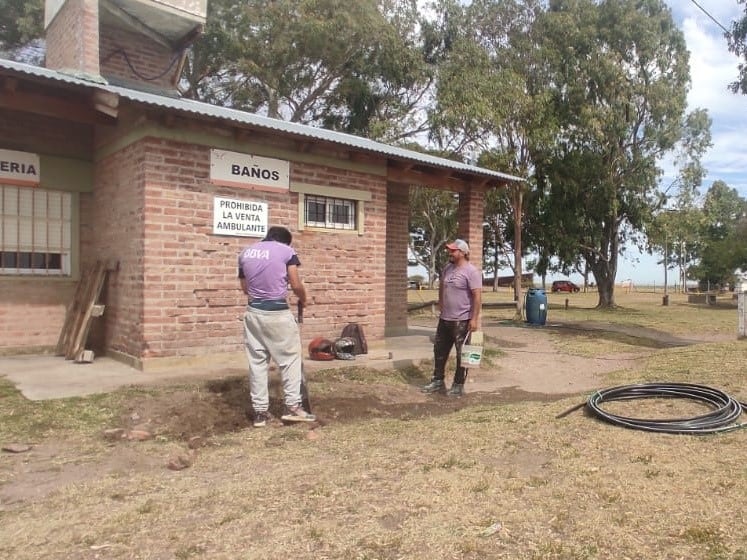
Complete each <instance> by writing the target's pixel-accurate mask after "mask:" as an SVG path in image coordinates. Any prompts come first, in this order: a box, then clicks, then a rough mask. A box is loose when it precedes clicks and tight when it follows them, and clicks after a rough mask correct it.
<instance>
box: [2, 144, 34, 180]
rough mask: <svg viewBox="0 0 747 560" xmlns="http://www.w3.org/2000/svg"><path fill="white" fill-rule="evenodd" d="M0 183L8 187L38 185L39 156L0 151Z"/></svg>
mask: <svg viewBox="0 0 747 560" xmlns="http://www.w3.org/2000/svg"><path fill="white" fill-rule="evenodd" d="M0 182H2V183H6V184H9V185H21V186H32V187H35V186H38V185H39V155H38V154H30V153H28V152H16V151H14V150H0Z"/></svg>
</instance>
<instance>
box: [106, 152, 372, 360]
mask: <svg viewBox="0 0 747 560" xmlns="http://www.w3.org/2000/svg"><path fill="white" fill-rule="evenodd" d="M141 144H142V145H140V146H139V147H138V151H139V152H140V153H142V154H144V159H143V161H142V163H143V167H142V169H143V185H144V206H143V209H144V212H143V217H144V220H143V233H142V235H143V239H144V243H143V261H142V265H143V268H142V270H143V283H142V290H143V298H142V306H143V310H144V311H143V316H142V338H143V344H142V348H141V355H142V358H143V359H144V360H146V361H147V360H149V359H151V358H166V357H169V358H173V357H186V356H205V355H217V354H220V353H223V352H235V351H238V350H241V348H242V331H241V323H240V318H241V316H242V315H243V310H244V306H245V304H246V297H245V295H244V294H243V293H242V292H241V291H240V289H239V282H238V279H237V257H238V253H239V252H240V250H241V249H242V248H243V247H244V246H245V245H247V244H249V243H252V242H254V241H256V239H253V238H241V237H228V236H216V235H213V233H212V227H213V220H212V218H213V214H212V208H213V197H214V196H223V197H229V198H239V199H243V200H249V201H258V202H266V203H267V204H268V206H269V222H270V224H273V225H274V224H280V225H286V226H288V227H289V228H290V229H291V231H292V232H293V233H294V243H293V245H294V247H295V248H296V250H297V251H298V253H299V256H300V259H301V262H302V267H301V275H302V278H303V280H304V283H305V284H306V287H307V290H308V293H309V297H310V301H311V303H312V305H310V306H309V308H308V309H307V310H306V313H305V317H304V319H305V322H304V328H303V331H304V332H303V335H304V340H305V342H307V341H308V340H310V339H311V338H313V337H314V336H327V337H336V336H339V333H340V331H341V330H342V327H343V326H344V325H345V324H347V323H348V322H358V323H360V324H362V325H363V327H364V329H365V332H366V333H367V334H368V336H370V337H371V338H372V339H375V338H381V337H382V336H383V331H384V307H385V301H384V284H385V281H384V278H385V258H386V253H385V250H384V246H385V235H386V232H385V212H386V210H385V205H386V188H385V184H384V181H383V179H382V178H381V177H373V176H368V175H365V174H361V173H355V172H350V171H343V170H338V169H330V168H324V167H320V166H315V165H311V164H304V163H292V164H291V181H294V182H296V181H297V182H301V183H304V184H319V185H322V186H336V187H344V188H360V189H368V190H369V191H370V192H371V193H372V198H373V200H372V201H371V202H366V203H365V231H366V235H365V236H362V237H361V236H358V235H357V234H351V233H342V232H340V233H334V232H325V233H319V232H312V231H303V232H298V231H297V228H296V224H297V223H298V195H297V194H293V193H291V194H288V193H269V192H263V191H252V190H248V189H237V188H231V187H222V186H215V185H212V184H210V183H209V180H208V175H209V163H210V159H209V158H210V150H209V148H207V147H202V146H192V145H188V144H181V143H177V142H171V141H167V140H158V139H147V140H144V141H142V142H141ZM121 163H123V162H122V161H120V164H121ZM125 175H126V173H125ZM104 197H105V198H109V196H104ZM134 206H136V204H133V205H132V208H131V209H130V210H129V211H128V212H126V214H128V213H129V212H133V213H137V210H136V209H135V208H134ZM99 211H101V208H99ZM118 213H119V214H122V209H119V210H118ZM115 219H116V217H114V216H110V217H109V218H107V219H106V221H107V222H110V221H111V220H115ZM114 231H117V233H116V235H121V232H120V230H119V229H118V228H114ZM120 266H122V269H121V270H120V272H119V273H118V275H120V276H121V274H122V272H123V271H124V270H125V269H126V268H127V269H129V267H125V266H124V265H120ZM111 288H112V290H110V292H109V293H110V294H111V293H113V292H116V291H117V289H118V287H117V286H115V285H113V286H112V287H111ZM120 299H121V297H120V296H115V302H118V301H120ZM113 303H114V302H107V315H108V316H109V317H110V318H109V319H108V321H110V320H112V319H111V317H116V320H117V321H118V322H121V321H123V320H124V322H126V323H129V322H132V318H133V317H131V316H129V315H128V316H127V317H123V316H122V315H121V314H120V315H113V314H112V315H109V311H108V310H109V309H110V307H111V306H112V305H113ZM114 305H115V306H117V304H116V303H114ZM120 329H121V327H120ZM110 340H111V342H112V343H116V341H117V339H116V337H110ZM114 349H115V350H117V351H120V352H125V353H133V354H131V355H134V356H137V355H138V354H136V352H137V351H138V348H137V347H136V346H133V345H131V344H130V345H121V344H120V345H115V346H114Z"/></svg>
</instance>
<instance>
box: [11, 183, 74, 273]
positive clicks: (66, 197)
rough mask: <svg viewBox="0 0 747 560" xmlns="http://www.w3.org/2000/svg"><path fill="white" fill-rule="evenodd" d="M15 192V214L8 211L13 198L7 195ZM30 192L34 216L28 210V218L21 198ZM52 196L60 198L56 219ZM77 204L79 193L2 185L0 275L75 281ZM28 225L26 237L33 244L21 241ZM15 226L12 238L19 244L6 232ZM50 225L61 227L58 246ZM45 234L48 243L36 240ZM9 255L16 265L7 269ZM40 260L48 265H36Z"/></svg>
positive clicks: (31, 211) (31, 209) (31, 210)
mask: <svg viewBox="0 0 747 560" xmlns="http://www.w3.org/2000/svg"><path fill="white" fill-rule="evenodd" d="M11 191H15V201H14V203H15V205H16V210H15V213H13V214H11V213H10V209H9V208H6V204H8V201H9V200H12V198H13V197H12V196H10V195H9V194H7V193H10V192H11ZM22 193H23V194H22ZM27 193H31V204H30V213H29V211H27V212H26V214H25V215H24V212H23V209H22V200H21V199H22V198H24V197H25V195H26V194H27ZM51 195H55V196H57V197H59V211H58V212H57V213H56V215H53V216H49V215H48V213H49V211H50V209H53V208H52V207H51V206H50V199H51ZM77 204H78V200H77V196H76V193H73V192H70V191H65V190H57V189H48V188H41V187H38V186H21V185H14V184H9V183H6V182H0V275H2V276H6V277H11V278H29V277H45V278H65V279H68V278H73V276H74V275H75V274H74V273H75V270H74V266H73V265H74V260H73V257H74V255H73V252H74V247H75V244H76V238H75V223H76V208H77ZM42 210H43V211H42ZM41 214H45V215H41ZM6 219H7V220H8V221H7V222H6ZM24 222H26V226H27V227H28V233H26V235H27V236H28V235H30V236H31V241H30V242H29V241H24V240H22V239H21V237H22V236H23V233H22V229H21V228H22V227H23V225H24ZM13 224H15V231H14V232H13V235H12V237H15V242H11V241H6V239H5V236H6V233H8V232H9V231H10V229H8V228H11V229H12V228H13V227H14V226H13ZM50 225H54V226H55V227H59V228H60V229H59V231H58V236H59V241H58V242H57V243H56V244H55V243H54V242H52V241H50V234H51V230H50ZM42 231H43V235H42V237H44V238H45V241H44V243H43V244H39V243H37V242H36V241H35V238H36V236H37V235H39V234H40V233H41V232H42ZM6 243H7V245H6ZM11 244H12V246H11ZM5 253H8V255H9V256H11V255H14V257H11V259H12V260H14V261H15V262H14V263H13V264H15V266H5V262H7V261H6V258H7V257H6V255H5ZM40 259H41V260H43V261H44V266H34V261H37V262H38V261H39V260H40ZM19 261H28V264H29V265H30V266H19V265H21V264H26V263H22V262H19ZM57 264H59V266H56V265H57ZM50 265H51V266H50Z"/></svg>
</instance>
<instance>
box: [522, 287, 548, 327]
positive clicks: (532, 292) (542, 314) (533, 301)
mask: <svg viewBox="0 0 747 560" xmlns="http://www.w3.org/2000/svg"><path fill="white" fill-rule="evenodd" d="M524 308H525V310H526V316H527V323H530V324H532V325H544V324H545V321H546V320H547V294H546V293H545V290H541V289H540V288H529V290H527V299H526V304H525V306H524Z"/></svg>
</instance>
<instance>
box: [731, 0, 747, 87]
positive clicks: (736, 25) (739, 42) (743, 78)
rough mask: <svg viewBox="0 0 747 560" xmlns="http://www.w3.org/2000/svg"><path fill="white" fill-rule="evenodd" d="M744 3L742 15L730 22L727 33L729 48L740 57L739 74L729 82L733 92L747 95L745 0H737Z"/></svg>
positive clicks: (746, 9) (746, 11)
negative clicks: (729, 29)
mask: <svg viewBox="0 0 747 560" xmlns="http://www.w3.org/2000/svg"><path fill="white" fill-rule="evenodd" d="M737 2H738V3H739V4H742V5H744V15H742V17H741V18H739V19H737V20H735V21H733V22H732V24H731V32H729V33H728V34H727V36H726V37H727V39H728V41H729V50H731V51H732V52H733V53H734V54H736V55H737V56H739V57H740V58H741V59H742V62H740V63H739V66H738V69H739V75H738V77H737V79H736V81H734V82H732V83H731V84H730V87H731V90H732V91H733V92H734V93H742V94H744V95H747V0H737Z"/></svg>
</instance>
